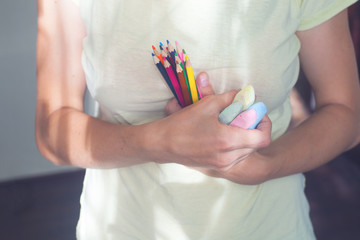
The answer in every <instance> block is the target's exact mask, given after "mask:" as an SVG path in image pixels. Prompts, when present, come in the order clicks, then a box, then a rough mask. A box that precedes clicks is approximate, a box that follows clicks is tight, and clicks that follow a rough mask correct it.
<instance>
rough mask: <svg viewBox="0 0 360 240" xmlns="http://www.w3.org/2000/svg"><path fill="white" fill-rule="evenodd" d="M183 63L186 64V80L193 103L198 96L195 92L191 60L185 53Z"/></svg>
mask: <svg viewBox="0 0 360 240" xmlns="http://www.w3.org/2000/svg"><path fill="white" fill-rule="evenodd" d="M185 64H186V72H187V75H188V81H189V87H190V92H191V98H192V102H193V103H195V102H197V101H198V100H199V97H198V93H197V87H196V82H195V76H194V71H193V68H192V65H191V62H190V60H189V56H187V55H186V63H185Z"/></svg>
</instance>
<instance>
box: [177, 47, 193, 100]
mask: <svg viewBox="0 0 360 240" xmlns="http://www.w3.org/2000/svg"><path fill="white" fill-rule="evenodd" d="M175 62H176V64H179V65H180V67H181V69H182V71H183V73H184V77H185V82H186V86H187V89H188V92H189V96H190V99H192V97H191V92H190V85H189V80H188V77H187V73H186V69H185V66H184V64H183V62H182V61H181V60H180V58H179V57H178V56H177V54H176V53H175Z"/></svg>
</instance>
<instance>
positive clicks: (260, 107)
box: [248, 102, 267, 129]
mask: <svg viewBox="0 0 360 240" xmlns="http://www.w3.org/2000/svg"><path fill="white" fill-rule="evenodd" d="M249 109H254V110H255V111H256V121H255V122H254V123H253V124H252V125H251V126H250V127H249V129H255V128H256V127H257V125H258V124H259V122H260V121H261V120H262V119H263V118H264V116H265V114H266V113H267V108H266V106H265V104H264V103H263V102H258V103H255V104H253V105H251V106H250V107H249V108H248V110H249Z"/></svg>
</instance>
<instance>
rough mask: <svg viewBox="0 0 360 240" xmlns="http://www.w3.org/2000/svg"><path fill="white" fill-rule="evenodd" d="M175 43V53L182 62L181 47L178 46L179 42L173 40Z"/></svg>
mask: <svg viewBox="0 0 360 240" xmlns="http://www.w3.org/2000/svg"><path fill="white" fill-rule="evenodd" d="M175 45H176V50H177V54H178V55H179V58H180V60H181V61H182V62H184V59H183V57H184V56H183V49H182V48H181V47H180V44H179V43H178V42H177V41H175Z"/></svg>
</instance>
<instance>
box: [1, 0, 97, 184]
mask: <svg viewBox="0 0 360 240" xmlns="http://www.w3.org/2000/svg"><path fill="white" fill-rule="evenodd" d="M36 34H37V9H36V0H1V1H0V181H5V180H12V179H18V178H25V177H32V176H38V175H48V174H52V173H59V172H64V171H70V170H73V169H75V168H72V167H64V166H55V165H53V164H52V163H50V162H49V161H47V160H46V159H45V158H43V157H42V155H41V154H40V153H39V152H38V150H37V147H36V144H35V137H34V120H35V101H36V62H35V61H36ZM87 100H89V98H88V97H87ZM87 103H89V104H90V105H91V104H92V102H89V101H87ZM88 108H89V109H90V107H88Z"/></svg>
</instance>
